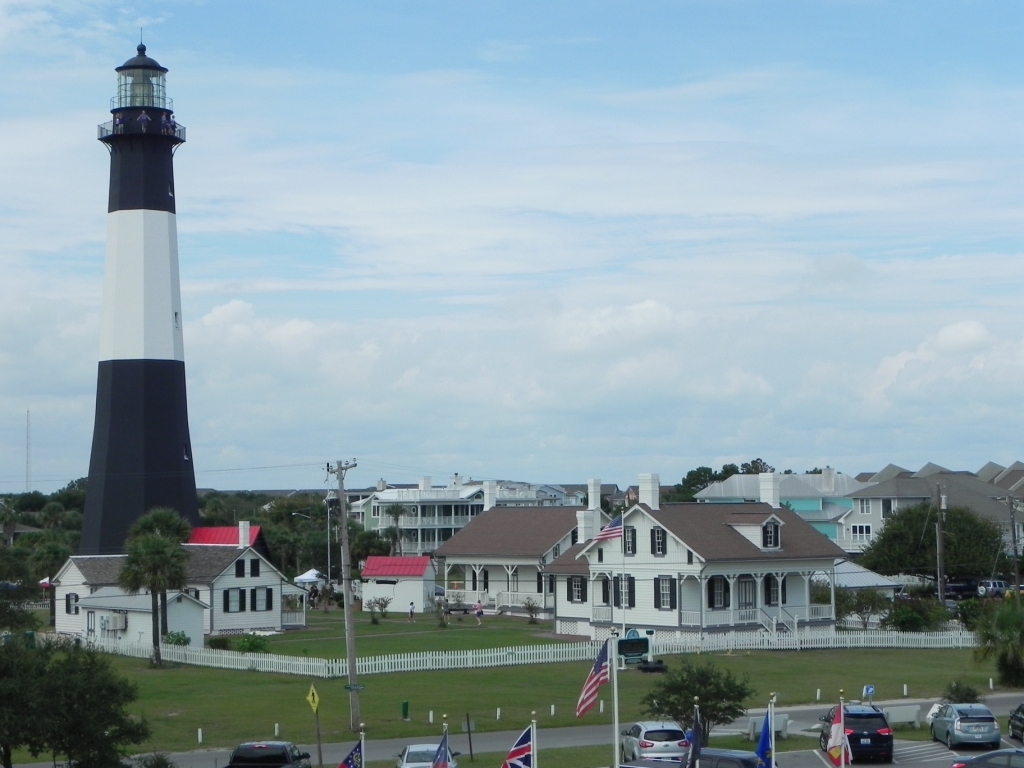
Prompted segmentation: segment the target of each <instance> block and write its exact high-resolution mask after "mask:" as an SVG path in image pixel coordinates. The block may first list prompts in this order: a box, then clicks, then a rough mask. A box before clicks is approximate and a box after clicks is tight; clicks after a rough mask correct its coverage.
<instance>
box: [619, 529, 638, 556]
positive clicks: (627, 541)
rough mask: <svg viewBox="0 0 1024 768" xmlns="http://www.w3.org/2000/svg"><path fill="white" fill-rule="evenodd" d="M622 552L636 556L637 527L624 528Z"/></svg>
mask: <svg viewBox="0 0 1024 768" xmlns="http://www.w3.org/2000/svg"><path fill="white" fill-rule="evenodd" d="M622 537H623V538H622V551H623V552H624V553H625V554H627V555H635V554H636V526H632V525H628V526H623V527H622Z"/></svg>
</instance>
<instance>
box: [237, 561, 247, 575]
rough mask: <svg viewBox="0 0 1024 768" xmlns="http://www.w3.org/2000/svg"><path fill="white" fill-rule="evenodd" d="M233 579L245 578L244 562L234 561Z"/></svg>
mask: <svg viewBox="0 0 1024 768" xmlns="http://www.w3.org/2000/svg"><path fill="white" fill-rule="evenodd" d="M235 578H236V579H242V578H245V560H236V561H235Z"/></svg>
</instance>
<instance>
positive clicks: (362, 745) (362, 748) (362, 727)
mask: <svg viewBox="0 0 1024 768" xmlns="http://www.w3.org/2000/svg"><path fill="white" fill-rule="evenodd" d="M359 754H360V756H362V758H363V765H366V763H367V759H366V723H360V724H359Z"/></svg>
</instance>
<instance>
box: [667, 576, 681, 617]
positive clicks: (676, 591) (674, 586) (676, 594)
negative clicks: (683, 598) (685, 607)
mask: <svg viewBox="0 0 1024 768" xmlns="http://www.w3.org/2000/svg"><path fill="white" fill-rule="evenodd" d="M671 595H672V596H671V598H670V599H671V600H672V603H671V604H670V605H669V608H671V609H672V610H673V611H674V610H675V609H676V606H677V605H679V603H678V600H679V579H672V593H671Z"/></svg>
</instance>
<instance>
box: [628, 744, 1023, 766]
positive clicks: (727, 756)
mask: <svg viewBox="0 0 1024 768" xmlns="http://www.w3.org/2000/svg"><path fill="white" fill-rule="evenodd" d="M685 760H686V758H685V757H683V762H685ZM676 764H677V763H676V760H675V759H673V760H672V761H671V762H669V761H666V760H630V761H629V762H626V763H622V768H666V766H669V765H676ZM700 768H764V765H763V764H762V763H761V758H759V757H758V756H757V755H756V754H754V753H753V752H744V751H743V750H741V749H717V748H715V747H705V748H704V749H702V750H701V751H700ZM1014 768H1016V766H1015V767H1014ZM1022 768H1024V766H1022Z"/></svg>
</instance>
